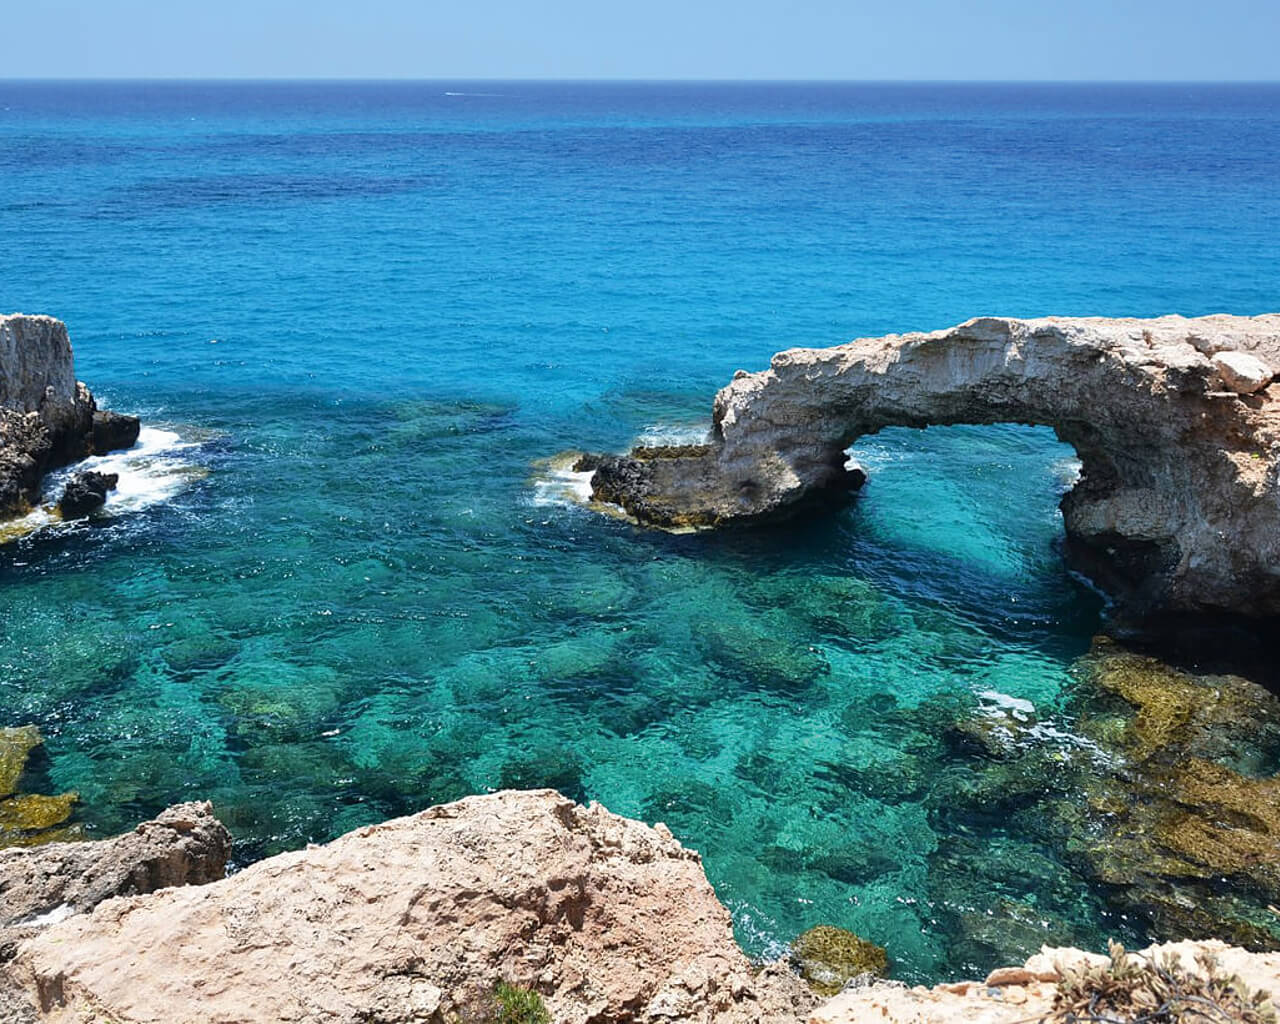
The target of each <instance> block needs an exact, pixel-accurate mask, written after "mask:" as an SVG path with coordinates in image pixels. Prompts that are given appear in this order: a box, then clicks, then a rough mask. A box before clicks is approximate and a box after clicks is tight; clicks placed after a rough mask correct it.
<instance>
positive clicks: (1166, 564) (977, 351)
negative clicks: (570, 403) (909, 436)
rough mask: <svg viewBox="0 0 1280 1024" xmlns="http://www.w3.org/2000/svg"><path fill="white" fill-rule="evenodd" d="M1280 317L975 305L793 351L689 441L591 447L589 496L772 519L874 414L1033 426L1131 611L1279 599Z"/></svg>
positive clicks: (1076, 532)
mask: <svg viewBox="0 0 1280 1024" xmlns="http://www.w3.org/2000/svg"><path fill="white" fill-rule="evenodd" d="M1277 367H1280V314H1270V315H1266V316H1258V317H1237V316H1211V317H1201V318H1198V319H1185V318H1183V317H1176V316H1171V317H1161V318H1159V319H1153V320H1130V319H1121V320H1108V319H1099V318H1080V319H1072V318H1059V317H1049V318H1044V319H1038V320H1014V319H1003V318H995V317H985V318H981V319H976V320H970V321H968V322H967V323H964V324H961V325H959V326H958V327H954V328H951V329H949V330H944V331H936V332H933V333H930V334H905V335H889V336H886V337H883V338H864V339H859V340H857V341H854V342H851V343H849V344H847V345H841V346H837V347H835V348H828V349H791V350H789V351H786V352H780V353H778V354H777V355H776V356H774V357H773V360H772V363H771V366H770V368H769V369H768V370H766V371H764V372H761V373H745V372H742V371H739V372H738V373H737V374H736V375H735V377H734V380H733V381H732V383H730V384H729V385H728V386H727V387H725V388H724V389H722V390H721V391H720V392H719V394H717V395H716V398H715V404H714V409H713V424H714V425H713V434H712V438H711V441H710V443H709V444H708V445H706V446H704V447H695V448H691V449H688V450H682V451H672V452H666V453H660V454H659V456H658V457H653V456H652V455H651V454H650V453H647V452H645V451H644V450H638V451H636V452H633V453H632V454H631V455H629V456H622V457H613V458H606V459H604V460H602V461H601V462H600V463H598V465H597V467H596V469H595V474H594V477H593V479H592V484H593V492H594V497H595V499H596V500H598V501H609V502H613V503H616V504H618V505H621V506H622V507H623V508H624V509H625V510H626V511H627V512H628V513H629V514H631V515H632V516H633V517H634V518H635V519H637V520H638V521H640V522H642V523H646V524H649V525H654V526H660V527H665V528H690V527H711V526H720V525H722V524H726V523H730V522H734V521H752V520H764V519H776V518H780V517H783V516H786V515H789V514H792V513H794V512H795V511H796V510H798V509H800V508H803V507H805V506H808V505H811V504H813V503H815V502H818V501H821V500H823V499H827V498H830V497H832V496H838V495H839V494H841V493H843V492H845V491H847V490H848V489H849V488H850V487H851V486H856V485H857V484H858V483H860V480H861V478H860V475H859V474H858V473H857V472H855V471H853V470H852V468H851V467H849V466H848V465H847V464H846V463H847V456H846V449H847V448H848V447H849V445H850V444H852V443H853V442H854V441H856V440H857V439H858V438H859V437H862V436H864V435H866V434H870V433H874V432H876V431H878V430H880V429H882V428H884V427H889V426H909V427H927V426H930V425H934V424H939V425H941V424H956V423H972V424H988V423H1001V422H1015V423H1030V424H1041V425H1047V426H1050V427H1052V428H1053V429H1054V430H1055V431H1056V432H1057V434H1058V436H1059V437H1060V438H1061V439H1062V440H1063V441H1065V442H1067V443H1069V444H1071V445H1072V446H1074V448H1075V450H1076V452H1077V453H1078V455H1079V457H1080V460H1081V464H1082V473H1081V477H1080V480H1079V482H1078V483H1077V484H1076V486H1075V487H1074V488H1073V489H1072V490H1071V491H1070V492H1069V493H1068V494H1067V495H1066V496H1065V498H1064V499H1063V502H1062V512H1063V517H1064V522H1065V527H1066V535H1067V542H1068V545H1067V546H1068V555H1069V557H1070V559H1071V560H1072V562H1073V563H1074V564H1075V565H1076V566H1077V567H1078V568H1080V569H1082V570H1083V571H1085V572H1086V573H1088V574H1089V575H1090V576H1092V577H1093V578H1094V579H1095V580H1096V581H1098V582H1099V583H1100V584H1102V585H1103V586H1104V587H1106V588H1107V589H1109V590H1111V591H1112V592H1113V593H1115V594H1116V595H1117V596H1118V597H1119V598H1120V599H1121V600H1122V601H1123V602H1124V603H1125V604H1126V605H1127V606H1128V607H1129V608H1131V609H1133V610H1135V611H1139V612H1145V611H1154V610H1174V611H1197V612H1198V611H1226V612H1233V613H1242V614H1245V615H1250V616H1272V615H1276V614H1280V529H1278V528H1277V527H1280V395H1273V394H1272V393H1271V392H1272V391H1273V390H1277V389H1273V388H1269V387H1267V384H1268V383H1269V381H1270V375H1271V373H1272V371H1273V369H1274V368H1277Z"/></svg>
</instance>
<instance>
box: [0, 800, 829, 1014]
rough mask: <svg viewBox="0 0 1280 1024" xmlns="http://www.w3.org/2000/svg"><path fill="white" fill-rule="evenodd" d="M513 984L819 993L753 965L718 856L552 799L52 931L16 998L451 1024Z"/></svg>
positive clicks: (568, 1006) (572, 1004) (462, 816)
mask: <svg viewBox="0 0 1280 1024" xmlns="http://www.w3.org/2000/svg"><path fill="white" fill-rule="evenodd" d="M86 845H99V844H86ZM0 863H3V862H2V861H0ZM40 902H41V903H42V904H44V903H48V902H49V901H48V900H42V901H40ZM499 984H504V985H505V986H507V987H508V988H515V989H518V990H527V991H529V992H533V993H537V995H538V996H539V997H540V999H539V1000H534V999H533V998H532V997H530V998H528V999H523V1000H520V1002H521V1004H522V1005H524V1004H528V1005H532V1006H536V1005H537V1004H538V1002H542V1003H545V1007H546V1010H547V1011H548V1013H549V1015H550V1018H551V1019H552V1020H555V1021H556V1022H557V1024H587V1022H588V1021H590V1022H592V1024H612V1022H616V1024H623V1022H627V1024H658V1022H664V1024H677V1022H682V1021H684V1022H689V1024H693V1022H697V1024H761V1022H777V1024H781V1022H783V1021H786V1022H788V1024H793V1022H795V1021H797V1020H799V1019H801V1018H802V1016H803V1014H804V1013H805V1012H807V1011H808V1010H809V1009H810V1008H811V1007H812V1005H813V1004H814V1002H815V1000H814V999H813V997H812V996H811V995H809V994H808V993H807V991H806V990H805V988H804V985H803V984H802V983H801V982H800V980H799V979H798V978H796V977H795V976H794V975H792V974H791V973H790V972H787V971H784V970H779V969H777V968H776V967H770V968H765V969H764V970H762V971H758V972H757V971H754V970H753V969H752V966H751V964H750V963H749V962H748V961H747V959H746V957H745V956H744V955H743V954H742V952H741V951H740V950H739V949H738V947H737V946H736V944H735V943H734V941H733V935H732V927H731V922H730V918H729V912H728V911H727V910H726V909H725V908H724V907H723V906H722V905H721V904H720V903H719V902H718V901H717V900H716V897H715V893H714V892H713V891H712V889H711V886H710V884H709V883H708V882H707V879H706V876H705V875H704V874H703V871H702V865H701V862H700V860H699V858H698V855H697V854H696V853H693V852H692V851H689V850H686V849H684V848H683V847H681V846H680V844H679V843H678V842H676V840H675V839H674V838H672V836H671V833H670V832H669V831H667V830H666V829H665V828H664V827H663V826H660V825H659V826H656V827H654V828H649V827H648V826H645V825H642V824H640V823H639V822H635V821H629V820H627V819H625V818H619V817H616V816H615V815H612V814H610V813H609V812H608V811H606V810H604V809H603V808H602V807H599V806H595V805H593V806H591V807H581V806H577V805H575V804H574V803H573V802H572V801H569V800H566V799H564V798H563V797H561V796H559V795H558V794H556V793H554V792H551V791H548V790H543V791H539V792H502V793H497V794H494V795H491V796H481V797H470V798H468V799H465V800H461V801H458V802H457V803H453V804H447V805H444V806H440V807H434V808H432V809H430V810H427V811H424V812H422V813H421V814H416V815H414V816H412V817H408V818H401V819H398V820H395V821H389V822H386V823H384V824H381V825H375V826H370V827H367V828H362V829H359V830H357V831H355V832H353V833H350V834H348V835H346V836H344V837H343V838H341V839H338V840H336V841H334V842H332V843H330V844H328V845H327V846H322V847H311V848H309V849H306V850H299V851H297V852H295V853H288V854H281V855H280V856H277V857H273V858H271V859H269V860H265V861H260V862H258V863H257V864H254V865H252V866H250V867H248V868H246V869H245V870H243V871H241V872H239V873H238V874H235V875H232V876H231V877H230V878H227V879H225V880H224V881H218V882H214V883H213V884H211V885H204V886H200V887H198V888H180V889H166V890H165V891H163V892H157V893H152V894H151V895H145V896H132V897H128V898H125V899H121V900H113V901H111V902H109V903H106V904H104V905H102V906H100V907H98V908H97V909H96V910H94V911H93V912H92V913H91V914H87V915H83V916H79V917H73V918H71V919H69V920H64V921H59V922H57V923H52V924H49V925H48V926H47V927H46V928H44V929H43V930H41V931H40V933H39V934H37V935H35V936H34V937H33V938H31V939H29V940H28V941H26V942H24V943H23V944H22V945H21V946H19V947H18V948H17V950H16V955H15V957H14V958H13V960H12V961H11V962H10V963H9V964H8V965H7V966H6V967H4V968H3V969H2V970H0V1009H3V1008H5V1006H6V1003H5V1000H6V999H7V1000H8V1004H7V1005H8V1006H9V1007H13V1008H15V1009H14V1010H13V1011H11V1012H12V1016H13V1019H17V1020H24V1019H25V1020H28V1021H58V1022H67V1024H70V1022H73V1021H75V1022H79V1021H81V1020H83V1019H84V1015H85V1014H87V1013H88V1014H96V1015H98V1016H101V1017H103V1018H110V1019H112V1020H119V1021H122V1022H123V1021H139V1022H140V1021H148V1020H164V1021H166V1022H170V1024H187V1022H191V1024H194V1022H196V1021H199V1022H200V1024H215V1022H231V1021H236V1022H240V1021H249V1020H254V1021H259V1020H260V1021H276V1020H295V1021H303V1020H305V1021H308V1022H310V1024H324V1022H335V1024H336V1022H339V1021H341V1022H347V1021H355V1020H376V1021H380V1022H383V1024H398V1022H405V1024H408V1022H410V1021H418V1022H424V1021H434V1022H437V1024H439V1022H443V1021H445V1020H451V1019H455V1018H456V1017H458V1016H462V1017H464V1018H465V1019H471V1017H470V1016H468V1015H469V1014H470V1013H472V1012H473V1011H477V1010H481V1009H484V1010H491V1008H492V1003H493V993H494V991H495V989H496V988H497V986H498V985H499ZM19 1011H20V1012H21V1014H24V1015H25V1017H24V1016H20V1015H19ZM6 1019H9V1018H6Z"/></svg>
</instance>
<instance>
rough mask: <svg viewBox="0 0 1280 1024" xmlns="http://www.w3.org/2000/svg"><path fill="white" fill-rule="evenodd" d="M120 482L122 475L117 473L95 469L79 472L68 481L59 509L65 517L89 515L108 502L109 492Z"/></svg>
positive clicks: (73, 517)
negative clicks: (98, 471) (99, 471)
mask: <svg viewBox="0 0 1280 1024" xmlns="http://www.w3.org/2000/svg"><path fill="white" fill-rule="evenodd" d="M119 482H120V477H119V475H118V474H116V473H96V472H94V471H93V470H87V471H85V472H83V473H77V474H76V475H75V476H73V477H72V478H71V479H70V480H68V481H67V486H66V488H65V489H64V490H63V492H62V500H60V501H59V502H58V511H59V512H60V513H61V514H62V518H63V519H78V518H80V517H81V516H87V515H88V514H89V513H90V512H92V511H93V510H94V509H96V508H101V507H102V506H103V505H104V504H105V503H106V500H107V492H108V491H111V490H114V489H115V486H116V484H118V483H119Z"/></svg>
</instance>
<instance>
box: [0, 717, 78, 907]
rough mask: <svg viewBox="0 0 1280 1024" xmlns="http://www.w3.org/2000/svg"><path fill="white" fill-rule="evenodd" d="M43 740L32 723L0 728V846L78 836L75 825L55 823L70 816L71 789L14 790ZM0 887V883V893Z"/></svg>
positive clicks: (0, 892)
mask: <svg viewBox="0 0 1280 1024" xmlns="http://www.w3.org/2000/svg"><path fill="white" fill-rule="evenodd" d="M43 742H44V739H43V737H41V735H40V730H39V729H37V728H36V727H35V726H34V725H23V726H18V727H17V728H10V729H0V849H3V848H4V847H8V846H37V845H40V844H41V843H52V842H61V841H63V840H67V839H79V838H80V832H79V827H78V826H71V827H65V828H60V827H59V826H62V825H64V824H65V823H66V821H67V819H68V818H70V817H71V814H72V811H73V809H74V808H75V805H76V803H77V801H78V800H79V797H78V796H77V795H76V794H75V793H63V794H62V795H60V796H42V795H40V794H37V793H19V792H18V786H19V783H20V781H21V780H22V776H23V773H24V772H25V771H26V767H27V762H28V760H29V759H30V757H31V754H32V753H33V752H34V751H35V750H36V748H37V747H39V746H40V745H41V744H42V743H43ZM3 890H4V886H3V885H2V884H0V895H3Z"/></svg>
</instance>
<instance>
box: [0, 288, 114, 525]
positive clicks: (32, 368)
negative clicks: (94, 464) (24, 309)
mask: <svg viewBox="0 0 1280 1024" xmlns="http://www.w3.org/2000/svg"><path fill="white" fill-rule="evenodd" d="M137 427H138V423H137V419H136V417H131V416H130V417H125V416H119V415H118V414H115V413H102V412H99V411H98V410H97V409H96V406H95V402H94V399H93V395H92V394H91V393H90V391H89V389H88V388H87V387H85V386H84V385H83V384H82V383H80V382H78V381H77V380H76V379H75V368H74V363H73V360H72V354H71V342H70V340H69V338H68V337H67V327H66V324H64V323H63V322H62V321H61V320H55V319H53V317H48V316H25V315H23V314H21V313H14V314H11V315H8V316H0V516H10V515H15V514H18V513H21V512H24V511H26V510H27V509H29V508H30V507H31V506H32V505H33V504H35V502H36V501H38V500H39V497H40V483H41V480H43V478H44V475H45V473H47V472H48V471H49V470H51V469H57V468H58V467H60V466H65V465H68V464H69V463H72V462H75V461H77V460H79V459H82V458H84V457H85V456H87V455H90V454H93V453H94V452H98V453H101V452H103V451H108V450H111V449H112V448H116V447H129V445H131V444H133V441H136V440H137ZM131 431H132V440H128V443H127V444H126V443H124V442H125V441H126V440H127V439H128V438H129V436H130V432H131Z"/></svg>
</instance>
